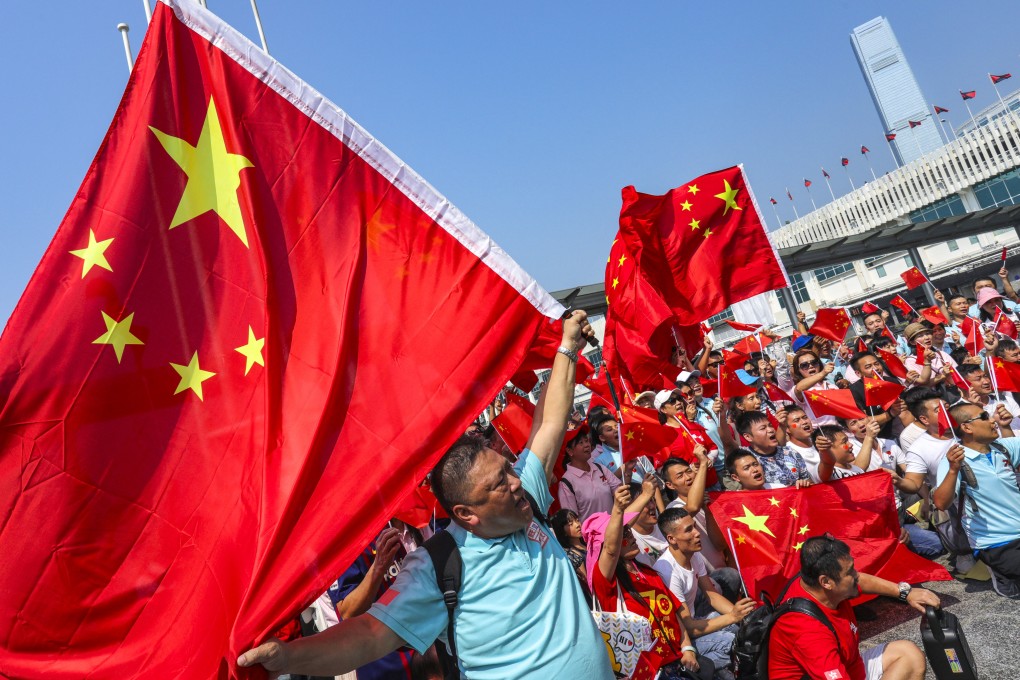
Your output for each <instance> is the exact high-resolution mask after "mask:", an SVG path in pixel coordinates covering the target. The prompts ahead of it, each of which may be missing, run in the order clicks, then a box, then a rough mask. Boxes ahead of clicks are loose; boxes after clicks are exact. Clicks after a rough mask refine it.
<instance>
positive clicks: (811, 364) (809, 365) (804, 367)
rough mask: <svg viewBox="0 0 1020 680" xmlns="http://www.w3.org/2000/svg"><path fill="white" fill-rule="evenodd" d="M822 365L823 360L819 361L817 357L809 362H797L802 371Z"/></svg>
mask: <svg viewBox="0 0 1020 680" xmlns="http://www.w3.org/2000/svg"><path fill="white" fill-rule="evenodd" d="M821 367H822V362H821V361H818V360H817V359H815V360H814V361H809V362H807V363H803V364H797V368H799V369H800V370H802V371H806V370H807V369H809V368H821Z"/></svg>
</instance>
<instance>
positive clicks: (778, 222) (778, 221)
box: [772, 203, 783, 228]
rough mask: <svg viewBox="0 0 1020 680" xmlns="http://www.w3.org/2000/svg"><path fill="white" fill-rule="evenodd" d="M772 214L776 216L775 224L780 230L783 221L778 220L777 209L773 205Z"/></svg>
mask: <svg viewBox="0 0 1020 680" xmlns="http://www.w3.org/2000/svg"><path fill="white" fill-rule="evenodd" d="M772 212H773V213H775V215H776V224H777V225H779V227H780V228H782V226H783V221H782V220H781V219H779V209H778V208H777V207H776V204H775V203H773V204H772Z"/></svg>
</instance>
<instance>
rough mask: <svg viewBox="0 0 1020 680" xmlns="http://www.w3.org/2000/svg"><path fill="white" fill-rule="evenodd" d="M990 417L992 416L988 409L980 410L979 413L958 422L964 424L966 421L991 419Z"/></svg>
mask: <svg viewBox="0 0 1020 680" xmlns="http://www.w3.org/2000/svg"><path fill="white" fill-rule="evenodd" d="M991 418H992V417H991V416H990V415H988V411H982V412H981V415H977V416H974V417H973V418H968V419H967V420H964V421H963V422H962V423H960V424H961V425H966V424H967V423H973V422H974V421H975V420H991Z"/></svg>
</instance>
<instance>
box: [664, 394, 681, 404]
mask: <svg viewBox="0 0 1020 680" xmlns="http://www.w3.org/2000/svg"><path fill="white" fill-rule="evenodd" d="M679 402H680V397H677V396H672V397H670V398H669V399H667V400H666V401H665V402H664V403H665V404H677V403H679Z"/></svg>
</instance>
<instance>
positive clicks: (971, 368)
mask: <svg viewBox="0 0 1020 680" xmlns="http://www.w3.org/2000/svg"><path fill="white" fill-rule="evenodd" d="M983 370H984V369H983V368H981V365H980V364H960V365H959V366H957V367H956V371H957V373H959V374H960V375H961V376H962V377H963V379H964V380H967V376H968V375H970V374H971V373H978V372H980V371H983Z"/></svg>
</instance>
